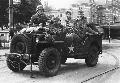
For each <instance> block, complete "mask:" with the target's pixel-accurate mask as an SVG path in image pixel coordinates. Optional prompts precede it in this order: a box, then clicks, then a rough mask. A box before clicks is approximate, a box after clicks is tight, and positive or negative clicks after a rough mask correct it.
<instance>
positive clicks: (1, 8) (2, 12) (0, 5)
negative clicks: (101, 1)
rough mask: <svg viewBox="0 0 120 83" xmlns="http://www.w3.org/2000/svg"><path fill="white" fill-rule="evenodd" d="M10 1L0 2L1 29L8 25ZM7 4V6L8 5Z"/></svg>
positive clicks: (2, 0) (0, 0)
mask: <svg viewBox="0 0 120 83" xmlns="http://www.w3.org/2000/svg"><path fill="white" fill-rule="evenodd" d="M8 1H9V0H0V27H1V26H3V25H5V24H7V23H8V13H7V10H6V9H7V8H8V5H9V4H8ZM6 3H7V4H6Z"/></svg>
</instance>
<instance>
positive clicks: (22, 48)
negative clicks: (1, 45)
mask: <svg viewBox="0 0 120 83" xmlns="http://www.w3.org/2000/svg"><path fill="white" fill-rule="evenodd" d="M30 50H31V39H30V38H29V37H28V36H24V35H22V34H18V35H15V36H14V37H13V39H12V41H11V45H10V52H11V53H19V54H24V53H29V52H30Z"/></svg>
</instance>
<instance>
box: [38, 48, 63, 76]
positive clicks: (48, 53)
mask: <svg viewBox="0 0 120 83" xmlns="http://www.w3.org/2000/svg"><path fill="white" fill-rule="evenodd" d="M60 60H61V57H60V53H59V51H58V50H57V49H55V48H46V49H44V50H43V51H42V52H41V54H40V56H39V60H38V65H39V70H40V73H41V74H42V75H44V76H47V77H49V76H55V75H56V74H57V72H58V70H59V68H60V65H61V64H60Z"/></svg>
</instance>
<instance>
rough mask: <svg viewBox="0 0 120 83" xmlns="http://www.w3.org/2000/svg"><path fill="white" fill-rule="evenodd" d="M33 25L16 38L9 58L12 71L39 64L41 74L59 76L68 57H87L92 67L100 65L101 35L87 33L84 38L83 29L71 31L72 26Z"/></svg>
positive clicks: (86, 61) (86, 60)
mask: <svg viewBox="0 0 120 83" xmlns="http://www.w3.org/2000/svg"><path fill="white" fill-rule="evenodd" d="M33 28H34V29H30V28H29V29H25V30H24V31H23V32H22V33H19V34H17V35H15V36H14V37H13V38H12V40H11V45H10V53H8V54H7V60H6V61H7V66H8V68H9V69H10V70H12V71H14V72H18V71H21V70H23V69H24V68H25V67H26V66H27V65H30V64H33V65H34V64H35V65H38V66H39V71H40V74H42V75H44V76H55V75H56V74H57V72H58V70H59V69H60V66H61V64H65V62H66V60H67V58H75V59H85V63H86V65H87V66H88V67H93V66H95V65H96V64H97V62H98V57H99V54H100V53H102V35H101V34H89V33H87V34H85V36H84V37H83V38H81V37H80V36H79V34H77V33H79V32H77V31H74V30H73V31H72V32H71V29H69V28H67V29H56V30H55V29H53V30H51V29H49V28H45V27H39V28H38V30H36V29H37V27H33Z"/></svg>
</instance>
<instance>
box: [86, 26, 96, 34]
mask: <svg viewBox="0 0 120 83" xmlns="http://www.w3.org/2000/svg"><path fill="white" fill-rule="evenodd" d="M86 31H87V32H89V33H92V34H98V32H96V31H94V30H92V29H91V28H90V27H86Z"/></svg>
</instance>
